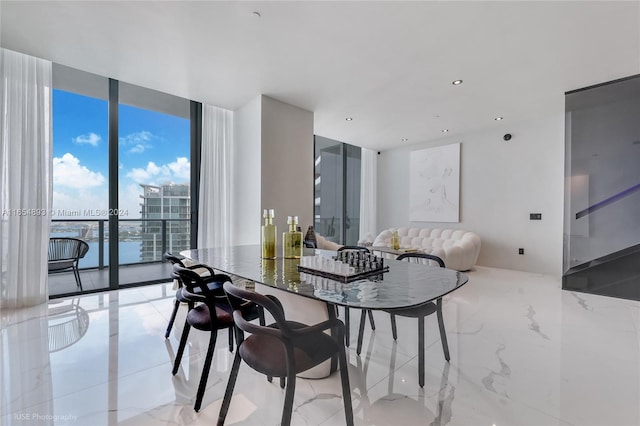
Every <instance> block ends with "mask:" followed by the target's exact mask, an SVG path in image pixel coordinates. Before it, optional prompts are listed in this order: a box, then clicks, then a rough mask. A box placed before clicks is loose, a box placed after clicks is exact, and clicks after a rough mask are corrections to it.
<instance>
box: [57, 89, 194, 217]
mask: <svg viewBox="0 0 640 426" xmlns="http://www.w3.org/2000/svg"><path fill="white" fill-rule="evenodd" d="M107 116H108V105H107V101H105V100H101V99H95V98H90V97H87V96H82V95H77V94H73V93H69V92H64V91H61V90H54V94H53V157H54V159H53V180H54V185H53V190H54V196H53V209H54V218H61V217H64V215H60V214H56V213H59V211H60V210H69V211H73V212H78V211H81V212H84V211H85V210H101V209H107V208H108V205H107V197H108V195H107V194H108V182H107V180H108V173H109V172H108V123H107V119H108V117H107ZM118 119H119V126H120V127H119V129H118V131H119V135H118V137H119V152H118V162H119V173H118V175H119V200H120V206H119V207H120V209H124V210H128V213H129V214H128V217H129V218H137V217H140V214H139V210H140V209H139V203H140V198H139V195H140V194H142V188H141V187H140V186H139V183H149V184H162V183H188V182H189V167H190V160H189V159H190V155H189V145H190V127H189V126H190V123H189V120H188V119H184V118H180V117H175V116H171V115H168V114H163V113H159V112H155V111H150V110H144V109H141V108H136V107H132V106H128V105H120V107H119V111H118ZM80 217H84V215H83V214H80Z"/></svg>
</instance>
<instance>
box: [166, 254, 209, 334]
mask: <svg viewBox="0 0 640 426" xmlns="http://www.w3.org/2000/svg"><path fill="white" fill-rule="evenodd" d="M162 257H163V258H164V260H165V261H167V262H170V263H171V264H172V265H179V266H181V267H183V268H187V269H191V270H193V271H195V272H197V273H198V275H200V276H202V277H208V276H212V275H214V274H215V272H214V270H213V269H212V268H210V267H208V266H206V265H200V264H197V265H190V266H187V265H185V263H184V262H183V260H184V258H179V257H178V256H174V255H173V254H171V253H169V252H167V253H165V254H164V255H163V256H162ZM171 278H173V279H174V280H175V282H176V283H177V285H178V289H177V290H176V300H175V302H174V304H173V311H172V312H171V317H170V318H169V324H168V325H167V331H166V332H165V333H164V338H165V339H168V338H169V336H170V335H171V328H172V327H173V323H174V322H175V320H176V315H177V314H178V308H179V307H180V303H187V304H188V305H189V309H192V308H193V306H192V305H193V303H191V302H189V301H188V300H187V299H186V298H185V297H184V296H183V295H182V281H181V280H180V279H179V277H178V276H176V275H175V273H174V272H172V273H171ZM212 286H213V287H220V286H219V285H217V284H215V283H212ZM190 303H191V304H190Z"/></svg>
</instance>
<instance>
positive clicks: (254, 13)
mask: <svg viewBox="0 0 640 426" xmlns="http://www.w3.org/2000/svg"><path fill="white" fill-rule="evenodd" d="M252 15H253V16H255V17H256V18H259V17H260V16H262V15H260V12H257V11H256V12H253V13H252Z"/></svg>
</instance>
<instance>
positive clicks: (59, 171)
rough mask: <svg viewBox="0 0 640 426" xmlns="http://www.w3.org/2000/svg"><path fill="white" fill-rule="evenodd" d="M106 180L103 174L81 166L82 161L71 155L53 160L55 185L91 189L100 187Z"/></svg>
mask: <svg viewBox="0 0 640 426" xmlns="http://www.w3.org/2000/svg"><path fill="white" fill-rule="evenodd" d="M104 181H105V179H104V176H103V175H102V173H100V172H93V171H91V170H89V169H88V168H87V167H86V166H82V165H80V160H78V159H77V158H76V157H74V156H73V155H71V154H70V153H68V152H67V153H66V154H64V155H63V156H62V157H60V158H58V157H55V158H54V159H53V185H54V186H57V185H61V186H67V187H69V188H91V187H96V186H100V185H102V184H103V183H104Z"/></svg>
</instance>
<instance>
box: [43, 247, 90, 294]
mask: <svg viewBox="0 0 640 426" xmlns="http://www.w3.org/2000/svg"><path fill="white" fill-rule="evenodd" d="M88 251H89V244H87V243H86V242H85V241H83V240H79V239H77V238H67V237H55V238H49V250H48V259H47V265H48V270H49V273H51V272H62V271H66V270H68V269H71V270H73V276H74V277H75V279H76V285H77V286H78V288H80V290H82V280H81V279H80V271H79V270H78V262H79V261H80V259H82V258H83V257H84V255H85V254H87V252H88Z"/></svg>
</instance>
